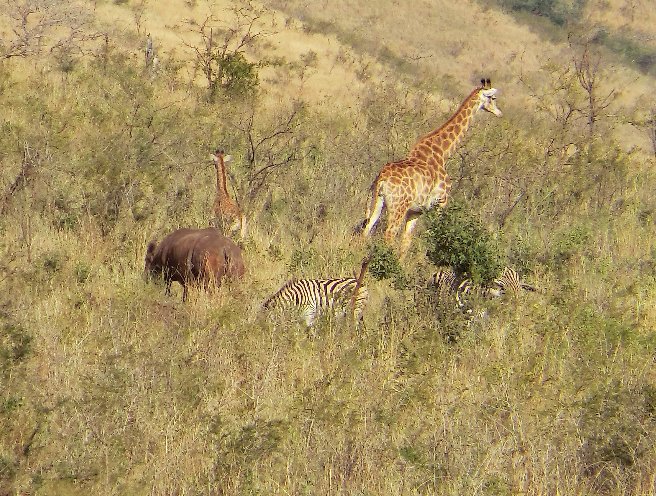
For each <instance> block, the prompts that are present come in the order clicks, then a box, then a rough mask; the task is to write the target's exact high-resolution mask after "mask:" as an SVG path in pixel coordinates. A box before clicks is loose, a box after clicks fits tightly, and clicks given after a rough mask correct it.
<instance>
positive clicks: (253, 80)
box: [217, 52, 259, 95]
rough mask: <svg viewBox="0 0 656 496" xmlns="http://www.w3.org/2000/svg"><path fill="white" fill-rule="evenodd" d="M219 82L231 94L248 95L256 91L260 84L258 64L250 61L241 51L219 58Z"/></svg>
mask: <svg viewBox="0 0 656 496" xmlns="http://www.w3.org/2000/svg"><path fill="white" fill-rule="evenodd" d="M217 64H218V67H219V71H218V73H219V74H220V78H219V80H218V81H217V83H218V84H219V85H220V86H221V87H222V88H223V89H225V91H226V92H227V93H228V94H231V95H247V94H250V93H252V92H254V91H255V90H256V89H257V87H258V84H259V79H258V75H257V68H258V67H259V65H258V64H256V63H252V62H249V61H248V60H246V57H245V56H244V54H243V53H241V52H236V53H229V54H226V55H224V56H223V57H220V58H218V60H217Z"/></svg>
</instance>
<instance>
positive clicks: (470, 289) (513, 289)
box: [429, 267, 537, 311]
mask: <svg viewBox="0 0 656 496" xmlns="http://www.w3.org/2000/svg"><path fill="white" fill-rule="evenodd" d="M429 286H431V287H432V288H434V290H435V292H436V294H437V299H438V301H439V302H441V303H447V302H448V301H449V300H451V299H452V298H453V299H454V300H455V303H456V305H457V306H458V308H460V309H461V310H463V311H464V310H468V307H469V301H470V300H471V299H472V298H475V297H481V298H499V297H501V296H504V295H507V294H508V295H517V294H519V293H520V292H521V291H522V290H524V291H537V289H536V288H535V287H534V286H531V285H530V284H527V283H525V282H523V281H522V280H521V278H520V276H519V274H518V273H517V271H516V270H514V269H512V268H510V267H504V269H503V271H502V272H501V275H500V276H499V277H497V278H496V279H494V280H493V282H492V284H490V285H489V286H483V285H480V284H474V282H473V281H472V280H471V279H470V278H469V277H467V276H466V275H463V274H458V273H457V272H456V271H455V270H453V269H452V268H451V267H442V268H440V269H439V270H438V271H437V272H435V273H434V274H433V275H432V277H431V279H430V282H429Z"/></svg>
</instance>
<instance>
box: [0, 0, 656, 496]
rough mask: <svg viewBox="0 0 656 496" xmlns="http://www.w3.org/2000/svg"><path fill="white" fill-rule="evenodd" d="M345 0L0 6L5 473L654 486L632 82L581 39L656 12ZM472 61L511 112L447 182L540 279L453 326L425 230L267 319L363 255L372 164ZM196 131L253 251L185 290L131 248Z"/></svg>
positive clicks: (93, 486)
mask: <svg viewBox="0 0 656 496" xmlns="http://www.w3.org/2000/svg"><path fill="white" fill-rule="evenodd" d="M511 3H512V2H511ZM560 3H562V2H560ZM560 3H558V4H559V5H560ZM351 4H352V2H351V3H349V2H317V3H316V4H312V5H309V4H308V5H306V3H304V2H296V1H294V0H287V1H278V0H276V1H271V2H264V3H263V4H247V3H239V4H235V3H233V2H227V1H226V2H223V1H216V2H208V1H203V0H191V1H182V0H179V1H178V0H160V1H158V2H147V1H145V2H141V1H135V0H130V1H117V0H115V1H97V2H77V1H73V0H71V1H70V2H44V3H43V4H42V5H41V8H42V10H40V11H38V12H35V13H34V14H30V15H29V16H28V17H27V19H28V22H27V23H25V24H21V22H20V16H18V17H16V15H17V14H20V12H18V11H16V10H14V7H15V6H16V5H32V2H29V1H27V2H24V3H20V2H19V3H14V2H9V3H5V4H4V6H3V9H5V10H4V11H3V10H0V30H1V31H2V37H1V40H2V41H1V42H0V54H1V55H2V60H1V62H0V108H2V109H3V112H1V113H0V125H1V126H2V133H0V233H1V235H0V255H1V256H0V494H11V495H14V494H35V495H51V494H52V495H77V494H80V495H83V494H90V493H96V494H100V495H105V494H107V495H109V494H130V495H132V494H135V495H136V494H256V493H259V494H349V495H350V494H363V495H364V494H372V495H373V494H440V495H443V494H449V495H463V494H483V495H515V494H536V495H537V494H550V495H551V494H563V495H565V494H567V495H569V494H577V495H578V494H581V495H592V494H613V495H620V494H622V495H624V494H631V495H641V496H646V495H651V494H654V492H655V491H656V451H655V448H654V446H656V442H655V441H656V413H655V412H656V374H655V373H654V366H653V365H654V359H655V357H656V334H655V333H654V327H655V325H656V305H655V304H656V244H655V243H654V237H653V232H654V215H655V212H656V200H654V197H653V189H654V184H655V179H656V177H654V172H653V169H654V148H653V142H652V141H651V139H652V138H651V137H652V136H653V132H654V129H655V128H654V121H653V112H654V108H655V107H654V101H653V96H652V94H651V88H653V86H654V76H653V71H652V70H651V69H650V68H649V67H646V68H645V67H644V64H643V65H642V66H641V65H636V64H635V63H633V62H631V61H629V60H625V59H624V58H623V57H624V55H622V54H621V53H619V52H618V51H617V50H614V49H613V47H612V46H609V45H608V44H607V43H603V41H604V39H601V40H600V39H597V38H594V37H593V38H589V37H586V36H587V35H588V34H589V33H590V32H592V31H593V30H594V29H596V28H597V27H598V26H599V25H603V26H604V29H607V30H608V33H609V36H611V35H612V36H616V37H617V38H618V39H619V37H620V35H622V36H624V37H630V36H638V35H637V34H636V33H643V34H644V35H646V36H649V35H651V36H653V28H652V27H651V26H652V25H653V23H649V22H648V19H647V18H648V16H651V15H652V14H651V13H650V11H649V9H647V10H645V9H644V5H643V4H646V2H619V1H618V2H614V1H611V2H605V3H604V7H605V8H606V9H607V10H609V11H610V12H617V14H616V15H614V16H613V15H611V14H608V15H606V14H604V15H602V14H600V10H599V9H598V8H597V7H596V5H597V3H595V2H584V3H582V4H581V5H582V10H581V11H580V15H579V16H577V18H576V19H572V18H567V22H565V23H564V24H558V23H548V22H547V21H549V19H548V16H544V15H541V16H536V14H535V12H532V11H530V10H522V11H520V12H518V11H517V10H513V9H512V8H511V7H509V5H508V4H507V2H506V3H504V2H492V1H490V2H481V3H477V2H458V3H457V5H456V3H454V2H449V1H441V0H432V1H430V2H419V3H418V2H409V1H397V2H388V1H383V0H381V1H379V2H376V3H370V5H369V4H366V5H365V4H362V5H358V6H353V5H351ZM629 4H631V5H629ZM629 7H630V9H629ZM237 8H241V9H242V10H236V9H237ZM60 9H67V10H60ZM627 9H628V10H627ZM631 9H632V10H631ZM520 10H521V9H520ZM629 11H630V12H629ZM23 12H25V11H23ZM631 12H633V14H631ZM623 13H626V15H624V14H623ZM629 14H631V15H629ZM620 15H621V16H623V17H621V22H620ZM531 16H532V17H531ZM48 19H57V20H58V21H57V23H55V24H54V25H52V24H51V23H46V22H44V21H45V20H48ZM206 21H207V22H206ZM251 21H253V22H252V24H250V22H251ZM204 23H205V24H204ZM203 25H204V26H205V30H203ZM248 26H250V27H251V29H252V31H251V34H252V35H253V36H251V37H247V38H244V37H243V35H244V33H246V32H248V29H249V28H248ZM39 27H40V28H43V29H42V31H34V30H33V28H39ZM209 27H212V36H213V43H215V44H214V45H213V48H214V49H218V47H220V46H221V43H222V40H223V41H225V40H228V43H227V49H228V52H229V53H233V52H235V51H236V52H239V53H241V51H240V50H241V49H239V50H238V49H237V48H236V47H237V45H236V43H239V41H240V40H241V41H243V40H246V43H245V46H244V47H243V55H244V58H240V57H235V58H230V59H229V58H223V59H220V58H219V57H218V56H217V54H216V52H212V53H213V56H216V57H217V58H216V59H212V62H211V63H210V66H211V68H212V70H213V71H218V67H219V66H218V65H217V62H216V61H217V60H221V61H222V63H225V64H226V65H224V66H222V70H225V71H226V72H223V73H222V74H223V76H221V77H219V76H218V74H219V72H213V73H212V74H211V78H215V79H212V81H215V82H216V88H215V90H214V91H213V92H210V90H209V87H208V76H207V73H206V72H203V70H202V69H203V60H204V59H202V57H201V55H202V54H203V53H204V49H205V46H206V45H205V41H204V40H203V35H206V36H207V34H208V33H209ZM230 27H233V28H236V31H235V32H234V33H233V34H232V37H231V36H230V32H229V30H228V29H229V28H230ZM148 33H150V34H151V36H152V39H153V42H154V46H155V49H156V54H157V57H158V64H157V65H156V66H155V67H150V68H149V67H146V66H145V58H144V54H143V49H144V47H145V41H146V36H147V34H148ZM568 33H569V34H570V36H569V41H568V36H567V35H568ZM629 35H630V36H629ZM21 36H22V37H21ZM605 39H607V38H605ZM205 40H207V38H206V39H205ZM37 41H39V42H40V43H37ZM643 48H644V50H646V53H648V54H649V53H652V52H649V50H651V49H650V48H649V44H645V46H644V47H643ZM228 62H230V63H231V64H232V65H230V64H228ZM226 68H227V69H226ZM231 71H232V72H231ZM249 71H254V73H255V74H256V75H257V79H252V78H251V76H252V74H253V72H249ZM482 76H489V77H491V78H492V81H493V83H494V84H495V86H498V87H499V99H498V103H499V106H500V107H501V108H502V110H503V111H504V117H503V118H502V119H496V118H494V117H492V116H489V115H477V117H476V118H475V121H474V123H473V126H472V128H471V130H470V132H469V134H468V136H467V138H466V139H465V140H464V142H463V144H462V146H461V147H460V148H459V150H458V151H457V152H456V153H455V154H454V156H453V157H452V158H451V159H450V161H449V164H448V170H449V173H450V175H451V176H452V178H453V183H454V186H453V190H452V193H453V203H454V204H456V205H460V206H461V208H462V209H463V211H464V212H465V213H466V214H467V215H468V216H470V218H471V219H473V220H474V221H476V222H479V225H480V226H481V229H483V230H484V231H485V232H486V233H488V234H489V238H490V240H491V241H490V243H492V244H493V245H494V247H495V248H496V249H497V251H498V256H499V258H500V259H501V261H502V262H503V263H504V264H508V265H511V266H513V267H515V268H517V269H518V270H519V271H520V272H521V273H522V275H523V277H524V278H525V279H526V280H528V281H529V282H531V283H532V284H534V285H535V286H537V287H538V288H539V289H540V290H539V291H538V292H536V293H526V294H521V295H519V296H518V297H509V298H505V299H502V300H499V301H481V302H479V304H480V305H482V308H485V309H486V310H487V317H486V318H484V319H481V320H477V321H475V322H474V324H473V325H468V324H467V322H466V318H465V316H463V315H461V314H460V313H458V312H453V311H452V310H453V309H452V308H450V307H449V308H444V307H443V306H441V305H439V304H436V303H435V299H434V297H433V295H432V294H431V291H430V289H427V288H426V286H427V281H428V279H429V277H430V275H431V273H432V272H433V271H434V270H435V267H434V266H433V265H432V264H431V262H430V261H429V259H428V258H427V256H426V252H427V250H430V248H431V243H434V239H431V238H430V236H427V235H425V234H422V233H425V232H426V222H424V223H423V224H422V225H421V227H420V228H419V229H418V233H417V236H416V237H415V241H414V243H413V247H412V249H411V252H410V255H409V256H408V257H407V258H406V259H405V260H403V261H402V262H400V264H399V265H398V270H397V271H396V272H395V273H394V274H393V276H394V277H391V278H389V279H383V280H377V279H376V278H375V277H374V273H373V272H374V271H372V273H371V274H368V275H367V276H366V279H365V282H366V284H367V285H368V287H369V290H370V293H371V301H370V304H369V305H368V307H367V309H366V310H365V321H364V324H365V325H364V327H363V328H362V329H361V330H358V331H356V330H355V329H354V327H353V326H352V325H351V323H350V322H349V321H348V320H337V319H330V318H327V319H324V320H322V322H321V323H320V325H318V326H317V327H316V328H314V329H312V330H306V329H305V328H304V326H302V325H301V324H300V322H298V320H297V319H296V315H294V314H293V313H288V314H285V315H270V316H266V315H263V314H261V313H259V312H258V309H259V307H260V305H261V303H262V301H263V300H264V299H265V298H266V297H267V296H268V295H269V294H271V293H272V292H274V291H275V290H276V289H278V288H279V287H280V285H281V284H282V283H283V282H284V281H286V280H287V279H289V278H290V277H329V276H330V277H338V276H346V275H351V274H353V273H354V272H355V271H357V270H358V268H359V266H360V262H361V260H362V258H363V257H364V256H365V255H366V254H367V253H369V251H370V250H371V247H372V243H375V244H376V246H377V247H378V249H381V243H382V241H381V240H380V239H378V237H377V238H376V239H375V240H374V241H373V242H371V241H367V240H363V239H361V238H360V237H357V236H354V235H353V228H354V226H355V225H356V224H358V223H359V222H360V221H361V220H362V218H363V216H364V209H365V202H366V196H367V190H368V188H369V186H370V184H371V181H372V180H373V179H374V177H375V175H376V174H377V172H378V170H379V169H380V168H381V167H382V165H383V164H384V163H386V162H387V161H389V160H392V159H395V158H400V157H403V156H404V155H405V153H406V152H407V151H408V149H409V147H410V146H412V144H413V143H414V142H415V140H416V139H417V138H418V137H419V136H421V135H423V134H425V133H426V132H428V131H430V130H431V129H434V128H436V127H438V126H439V125H440V124H442V123H443V122H444V121H445V120H446V119H447V118H448V117H449V116H450V115H451V113H452V112H453V111H454V110H455V109H456V108H457V105H458V104H459V102H460V101H461V100H462V99H463V98H464V97H465V96H466V95H467V94H468V93H469V92H470V91H471V89H472V88H473V87H474V85H475V84H476V82H477V81H478V80H479V79H480V77H482ZM590 78H592V80H593V81H594V84H593V85H592V87H590V86H588V87H587V91H586V88H585V83H586V81H587V82H589V81H590V80H591V79H590ZM246 83H248V84H246ZM582 83H583V84H582ZM249 85H250V86H249ZM217 146H221V147H223V148H225V149H226V152H227V153H229V154H232V155H233V157H234V161H233V162H232V163H231V165H230V171H229V181H230V191H231V193H232V194H234V195H235V197H236V199H237V200H238V201H239V203H240V205H241V207H242V209H243V210H244V211H245V212H246V214H247V216H248V219H249V226H250V230H249V236H248V238H247V239H245V240H241V244H242V247H243V250H244V257H245V261H246V264H247V273H246V276H245V278H244V280H243V281H241V282H238V283H231V284H228V285H225V286H223V287H221V288H219V289H218V290H217V291H215V292H211V293H206V292H203V291H200V290H196V289H192V290H191V292H190V299H189V301H188V302H186V303H183V302H181V301H180V296H181V289H180V287H179V286H178V285H174V288H173V294H172V295H170V296H166V295H165V294H164V287H163V284H161V283H157V282H154V283H148V282H146V281H145V280H144V279H143V277H142V272H143V260H144V254H145V249H146V245H147V243H148V241H149V240H150V239H152V238H154V237H158V238H161V237H162V236H163V235H164V234H166V233H168V232H170V231H171V230H172V229H174V228H177V227H205V226H207V225H208V224H209V222H210V221H211V218H212V213H211V206H212V202H213V200H214V194H215V191H214V169H213V166H212V163H211V161H210V159H209V153H210V152H211V151H212V150H213V149H215V148H216V147H217ZM440 215H443V216H448V215H452V214H451V213H450V211H448V210H447V212H443V213H442V214H440ZM454 226H455V227H454V228H453V229H454V235H458V229H460V228H461V227H460V225H459V224H458V223H455V225H454ZM463 229H464V227H463ZM395 262H396V261H395V260H392V261H391V262H390V263H391V264H392V265H394V263H395ZM383 268H384V269H385V267H383ZM388 268H389V267H388ZM383 272H384V271H383ZM388 272H389V273H391V272H393V271H392V270H391V269H390V270H388Z"/></svg>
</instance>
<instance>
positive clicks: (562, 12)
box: [499, 0, 585, 26]
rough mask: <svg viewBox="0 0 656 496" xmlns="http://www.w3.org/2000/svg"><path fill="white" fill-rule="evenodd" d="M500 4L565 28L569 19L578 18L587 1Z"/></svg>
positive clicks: (512, 0)
mask: <svg viewBox="0 0 656 496" xmlns="http://www.w3.org/2000/svg"><path fill="white" fill-rule="evenodd" d="M499 3H500V4H501V6H502V7H505V8H509V9H510V10H513V11H515V12H530V13H531V14H534V15H537V16H540V17H546V18H548V19H549V20H550V21H551V22H553V23H554V24H556V25H558V26H563V25H565V24H566V23H567V20H568V19H575V18H577V16H578V15H579V14H580V13H581V11H582V10H583V7H584V5H585V0H574V1H566V0H501V1H500V2H499Z"/></svg>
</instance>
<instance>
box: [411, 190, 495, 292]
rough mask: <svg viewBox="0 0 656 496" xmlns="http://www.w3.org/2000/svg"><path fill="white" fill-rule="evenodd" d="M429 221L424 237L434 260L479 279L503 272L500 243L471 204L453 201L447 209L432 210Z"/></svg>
mask: <svg viewBox="0 0 656 496" xmlns="http://www.w3.org/2000/svg"><path fill="white" fill-rule="evenodd" d="M426 221H427V224H428V226H427V229H426V232H425V233H424V235H423V238H424V242H425V243H426V246H427V252H426V255H427V256H428V259H429V260H430V261H431V262H432V263H434V264H435V265H437V266H438V267H439V266H450V267H453V268H454V269H455V270H456V271H458V272H460V273H463V274H464V273H466V274H469V275H470V276H471V278H472V279H473V280H474V282H475V283H487V282H490V281H491V280H492V279H494V277H496V276H497V275H498V274H499V271H500V270H501V262H500V257H499V253H498V248H497V246H496V243H495V241H494V239H493V238H492V236H491V235H490V233H489V232H488V231H486V230H485V228H484V227H483V226H482V225H481V222H480V220H479V219H477V218H476V217H474V215H473V214H472V213H471V211H470V209H469V207H468V206H467V205H465V204H464V203H462V202H458V201H452V202H451V203H449V205H448V206H447V207H446V208H445V209H441V208H436V209H433V210H431V211H430V212H428V214H427V215H426Z"/></svg>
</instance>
